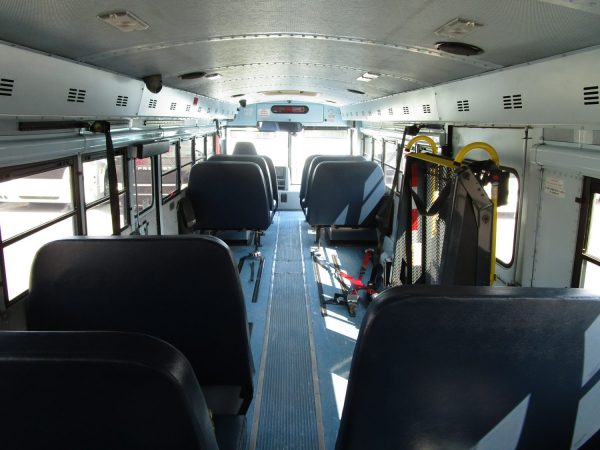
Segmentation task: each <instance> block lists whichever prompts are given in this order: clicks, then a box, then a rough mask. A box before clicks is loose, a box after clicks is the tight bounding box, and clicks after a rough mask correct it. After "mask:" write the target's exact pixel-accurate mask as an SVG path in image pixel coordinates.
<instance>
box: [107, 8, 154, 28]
mask: <svg viewBox="0 0 600 450" xmlns="http://www.w3.org/2000/svg"><path fill="white" fill-rule="evenodd" d="M98 18H99V19H100V20H102V21H104V22H106V23H107V24H109V25H111V26H113V27H115V28H116V29H117V30H120V31H123V32H124V33H129V32H131V31H142V30H147V29H148V28H150V25H148V24H147V23H146V22H144V21H143V20H142V19H140V18H139V17H137V16H136V15H135V14H133V13H132V12H130V11H114V12H109V13H104V14H98Z"/></svg>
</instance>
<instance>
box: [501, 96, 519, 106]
mask: <svg viewBox="0 0 600 450" xmlns="http://www.w3.org/2000/svg"><path fill="white" fill-rule="evenodd" d="M502 106H503V107H504V109H523V99H522V97H521V94H513V95H505V96H503V97H502Z"/></svg>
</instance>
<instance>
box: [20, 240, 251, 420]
mask: <svg viewBox="0 0 600 450" xmlns="http://www.w3.org/2000/svg"><path fill="white" fill-rule="evenodd" d="M27 315H28V327H29V329H30V330H39V331H68V330H107V331H125V332H138V333H144V334H149V335H151V336H156V337H158V338H160V339H162V340H164V341H166V342H168V343H170V344H171V345H173V346H175V347H176V348H177V349H178V350H180V351H181V352H182V353H183V354H184V355H185V356H186V357H187V359H188V360H189V361H190V363H191V365H192V367H193V368H194V370H195V372H196V376H197V378H198V381H199V382H200V385H201V386H202V388H203V389H204V393H205V397H206V398H207V401H208V404H209V407H210V408H211V409H212V410H213V412H214V413H217V414H220V413H223V414H225V413H228V414H237V413H244V412H245V411H246V409H247V407H248V405H249V403H250V402H251V400H252V358H251V354H250V347H249V339H248V322H247V317H246V307H245V303H244V295H243V292H242V288H241V285H240V279H239V275H238V271H237V267H236V264H235V262H234V259H233V257H232V254H231V252H230V250H229V248H228V247H227V246H226V245H225V244H224V243H223V241H221V240H220V239H217V238H214V237H212V236H199V235H186V236H126V237H125V236H124V237H102V238H88V237H79V238H69V239H64V240H59V241H54V242H50V243H48V244H46V245H44V246H43V247H42V248H41V249H40V250H39V251H38V253H37V255H36V257H35V259H34V261H33V265H32V270H31V282H30V294H29V299H28V314H27Z"/></svg>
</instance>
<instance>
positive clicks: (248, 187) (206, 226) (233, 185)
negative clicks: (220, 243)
mask: <svg viewBox="0 0 600 450" xmlns="http://www.w3.org/2000/svg"><path fill="white" fill-rule="evenodd" d="M187 196H188V198H189V199H190V202H191V203H192V207H193V209H194V213H195V215H196V224H195V227H196V229H198V230H244V229H245V230H266V229H267V228H269V225H270V224H271V208H270V207H269V205H271V203H272V201H271V198H270V196H269V194H268V193H267V188H266V184H265V178H264V176H263V173H262V171H261V169H260V167H259V166H258V165H257V164H255V163H253V162H245V161H235V162H233V161H232V162H230V161H203V162H199V163H197V164H195V165H194V166H193V167H192V170H191V172H190V181H189V185H188V193H187Z"/></svg>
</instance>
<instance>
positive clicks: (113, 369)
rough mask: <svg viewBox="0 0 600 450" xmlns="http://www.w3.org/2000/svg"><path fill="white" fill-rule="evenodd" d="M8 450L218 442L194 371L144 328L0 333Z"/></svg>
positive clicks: (139, 449)
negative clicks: (142, 331) (139, 330)
mask: <svg viewBox="0 0 600 450" xmlns="http://www.w3.org/2000/svg"><path fill="white" fill-rule="evenodd" d="M0 380H1V383H0V398H2V408H0V420H1V421H2V429H3V431H2V448H5V449H20V450H34V449H36V450H37V449H40V448H48V449H50V448H57V449H60V448H63V449H76V448H80V449H89V450H106V449H113V450H114V449H116V450H121V449H122V450H151V449H156V450H159V449H167V448H168V449H181V450H184V449H198V450H200V449H203V450H204V449H213V450H216V449H217V442H216V440H215V434H214V431H213V427H212V423H211V419H210V415H209V411H208V408H207V406H206V403H205V401H204V397H203V395H202V390H201V389H200V386H199V385H198V382H197V380H196V377H195V376H194V371H193V370H192V368H191V366H190V364H189V363H188V361H187V360H186V358H185V357H184V356H183V355H182V354H181V353H180V352H179V351H178V350H176V349H175V348H174V347H172V346H171V345H169V344H167V343H165V342H163V341H160V340H158V339H156V338H153V337H150V336H145V335H141V334H130V333H111V332H33V331H20V332H18V331H4V332H0Z"/></svg>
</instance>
